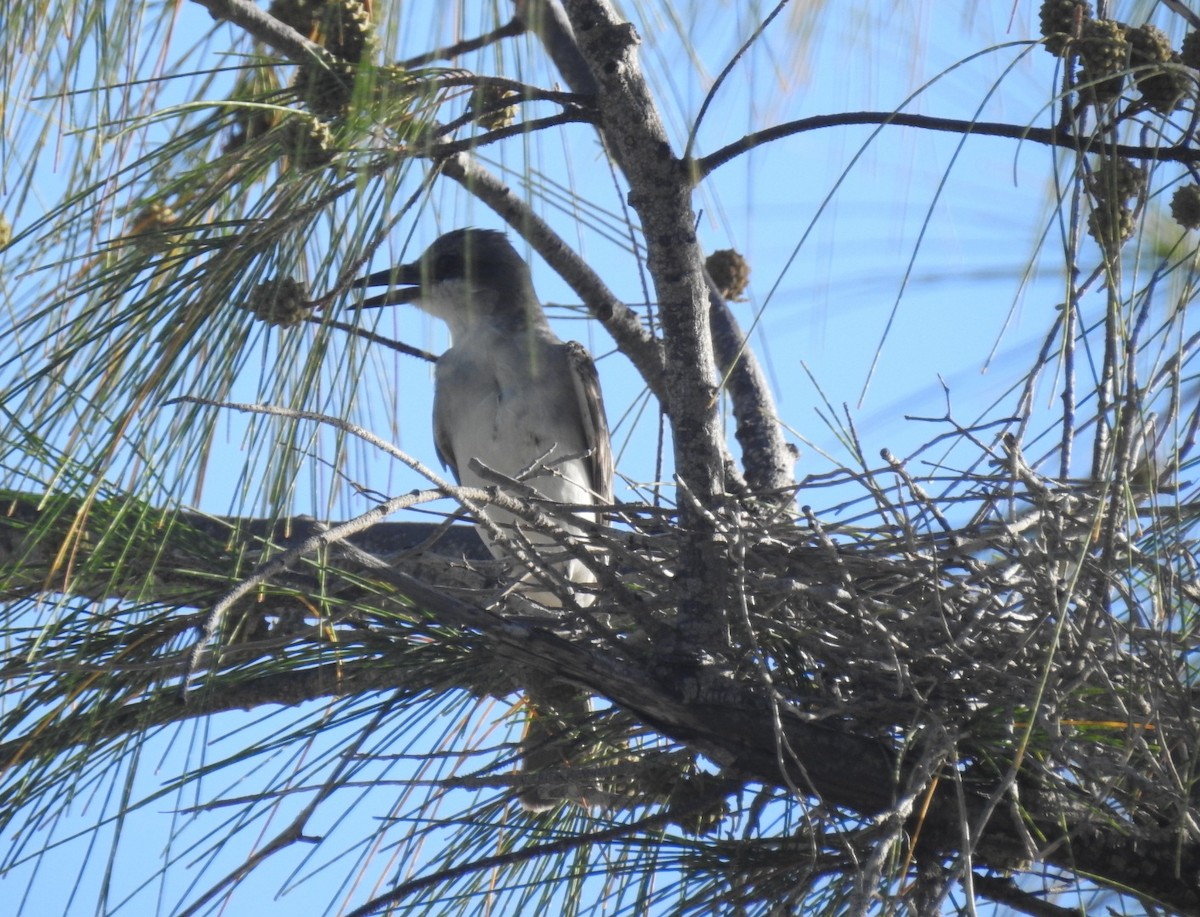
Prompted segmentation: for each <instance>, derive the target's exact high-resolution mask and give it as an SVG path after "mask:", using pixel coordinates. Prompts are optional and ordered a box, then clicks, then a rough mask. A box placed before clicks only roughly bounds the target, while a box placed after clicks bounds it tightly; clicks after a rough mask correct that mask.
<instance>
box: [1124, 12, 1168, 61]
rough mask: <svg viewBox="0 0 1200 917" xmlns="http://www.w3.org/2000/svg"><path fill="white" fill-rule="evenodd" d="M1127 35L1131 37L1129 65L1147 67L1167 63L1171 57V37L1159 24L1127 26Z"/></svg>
mask: <svg viewBox="0 0 1200 917" xmlns="http://www.w3.org/2000/svg"><path fill="white" fill-rule="evenodd" d="M1125 37H1126V38H1127V39H1129V66H1131V67H1146V66H1151V65H1154V64H1165V63H1167V61H1169V60H1170V59H1171V39H1170V38H1168V37H1167V33H1166V32H1164V31H1163V30H1162V29H1160V28H1159V27H1158V26H1155V25H1150V24H1149V23H1147V24H1146V25H1139V26H1137V27H1136V28H1131V27H1129V26H1126V28H1125Z"/></svg>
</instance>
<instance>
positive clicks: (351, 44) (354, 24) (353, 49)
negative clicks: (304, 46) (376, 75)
mask: <svg viewBox="0 0 1200 917" xmlns="http://www.w3.org/2000/svg"><path fill="white" fill-rule="evenodd" d="M319 28H320V32H321V43H322V44H323V45H325V47H327V48H328V49H329V50H330V51H332V52H333V53H334V54H336V55H337V56H338V57H340V58H342V59H343V60H348V61H350V63H352V64H357V63H358V62H359V61H361V60H362V59H363V57H364V55H366V54H367V52H368V51H370V50H372V49H373V47H374V42H375V29H374V25H373V24H372V22H371V13H370V11H369V10H368V9H367V6H366V4H364V3H363V2H362V0H330V2H329V3H328V4H326V6H325V8H324V10H323V11H322V14H321V22H320V25H319Z"/></svg>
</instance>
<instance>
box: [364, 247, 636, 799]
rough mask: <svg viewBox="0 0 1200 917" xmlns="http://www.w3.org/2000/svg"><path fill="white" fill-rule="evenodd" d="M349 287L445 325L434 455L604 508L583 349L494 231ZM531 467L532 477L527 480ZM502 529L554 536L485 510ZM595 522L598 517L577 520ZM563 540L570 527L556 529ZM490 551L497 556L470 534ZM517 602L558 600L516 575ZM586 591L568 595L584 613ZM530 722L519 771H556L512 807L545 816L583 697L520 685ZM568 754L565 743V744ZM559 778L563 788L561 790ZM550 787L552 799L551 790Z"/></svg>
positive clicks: (608, 453) (574, 570)
mask: <svg viewBox="0 0 1200 917" xmlns="http://www.w3.org/2000/svg"><path fill="white" fill-rule="evenodd" d="M355 286H358V287H371V286H387V287H388V290H387V292H385V293H383V294H381V295H379V296H374V297H370V298H368V299H366V300H364V301H363V303H362V305H363V306H384V305H393V304H398V303H405V302H410V303H413V304H414V305H416V306H417V307H419V308H420V309H422V310H423V311H425V312H427V313H429V314H430V315H432V316H434V317H435V318H439V319H441V320H442V321H444V322H445V323H446V324H447V325H448V326H449V328H450V337H451V346H450V349H449V350H447V351H446V352H445V353H443V354H442V356H441V357H440V358H439V359H438V361H437V369H436V373H435V393H434V406H433V432H434V442H435V445H436V448H437V452H438V457H439V458H440V459H441V461H442V463H443V464H444V465H446V466H447V467H449V469H450V471H451V472H452V473H453V474H454V477H455V479H456V480H457V481H458V482H459V483H460V484H463V485H467V486H483V487H488V486H492V485H493V484H494V483H495V482H494V481H493V480H487V479H486V478H484V477H483V476H482V475H480V474H479V473H478V472H477V471H476V470H474V469H473V468H472V467H471V460H472V459H478V461H479V462H480V463H481V464H482V465H484V466H486V467H487V468H489V469H491V470H493V471H497V472H500V473H501V474H503V475H507V476H509V477H518V476H521V478H522V481H523V483H525V484H526V485H528V486H530V487H532V488H533V489H534V490H535V491H537V492H538V493H539V494H540V495H542V496H543V497H546V498H547V499H549V500H553V501H555V502H558V503H566V504H572V505H582V506H589V505H595V506H603V505H606V504H609V503H611V502H612V486H613V455H612V445H611V442H610V440H609V434H608V421H607V419H606V417H605V414H604V402H603V399H602V398H601V394H600V380H599V378H598V376H597V375H596V367H595V364H594V363H593V362H592V359H591V357H590V356H589V355H588V353H587V351H586V350H584V348H583V347H582V346H581V345H579V344H577V343H575V342H573V341H571V342H566V343H564V342H563V341H562V340H560V339H559V338H558V337H557V336H556V335H555V334H554V332H553V331H552V330H551V329H550V324H549V323H548V322H547V321H546V315H545V313H544V312H543V311H542V306H541V303H540V302H539V301H538V298H537V294H536V293H535V292H534V289H533V280H532V278H531V276H530V273H529V266H528V265H527V264H525V262H524V261H523V260H522V259H521V257H520V255H518V254H517V252H516V250H515V249H514V248H513V247H512V245H511V244H510V243H509V241H508V239H506V238H505V236H504V235H503V233H499V232H494V231H491V230H482V229H457V230H454V231H453V232H449V233H446V234H445V235H443V236H441V237H440V238H438V239H437V240H436V241H435V242H434V243H433V244H432V245H430V246H429V248H428V249H427V250H426V251H425V253H424V254H422V255H421V257H420V258H419V259H417V260H416V261H414V262H412V263H410V264H402V265H399V266H398V267H394V268H390V269H388V270H384V271H378V272H376V273H374V274H371V275H369V276H367V277H363V278H361V279H360V280H357V281H355ZM530 469H532V471H530ZM484 513H485V514H486V515H487V517H488V519H489V520H490V521H491V522H494V523H496V524H497V525H498V526H499V527H501V529H507V530H508V531H512V527H514V526H516V527H518V528H520V530H521V532H522V534H524V535H525V537H526V538H528V540H529V541H530V542H531V543H532V544H534V545H535V546H538V547H539V548H540V551H539V553H541V554H543V555H545V556H549V557H551V558H552V557H553V555H554V553H561V549H559V548H554V547H552V545H553V544H554V542H555V539H554V537H553V536H550V535H547V534H544V533H538V532H532V531H528V528H527V526H526V525H525V524H524V523H522V522H520V521H519V520H518V519H516V518H515V517H514V516H512V515H511V514H510V513H507V512H505V511H503V510H499V509H496V508H494V507H487V508H485V509H484ZM579 515H580V516H581V517H584V516H586V517H587V518H590V519H591V520H594V521H597V522H599V521H602V516H601V512H600V511H599V510H596V511H594V512H588V511H586V510H583V511H580V512H579ZM564 528H565V529H566V530H567V531H569V532H571V533H572V534H576V535H578V534H580V533H581V531H582V529H581V528H579V527H575V526H571V525H569V524H565V525H564ZM480 534H481V535H482V537H483V539H484V541H485V542H486V543H487V544H488V547H489V549H490V550H491V552H492V554H493V555H495V556H497V557H503V556H505V547H504V545H503V544H501V543H499V542H497V541H496V539H494V538H492V537H490V536H489V534H488V533H487V532H486V531H485V530H483V529H481V530H480ZM552 566H553V568H554V569H555V570H557V571H559V572H560V573H561V574H562V575H563V576H564V577H565V578H566V579H567V580H568V581H569V582H571V583H573V584H577V585H581V586H587V585H590V584H592V583H594V582H595V576H594V575H593V574H592V572H591V571H590V570H589V569H588V568H587V566H586V564H584V563H583V562H581V561H580V560H578V559H576V558H569V557H564V558H563V559H562V560H558V561H554V562H553V563H552ZM519 591H520V593H521V595H522V596H523V597H524V598H527V599H531V600H532V601H534V602H537V603H538V604H540V605H543V606H546V607H548V608H556V607H561V605H562V602H561V599H560V598H559V596H558V595H557V594H556V593H555V592H554V591H552V590H551V589H550V588H548V587H547V586H546V585H544V584H541V583H535V581H534V580H533V579H532V578H531V577H530V576H529V575H526V577H525V578H524V582H523V585H522V587H521V589H520V590H519ZM592 598H593V596H592V595H591V594H589V593H587V592H586V591H581V592H580V593H578V594H577V595H576V601H578V602H579V604H580V605H589V604H591V601H592ZM527 702H528V705H529V721H528V725H527V727H526V731H525V735H524V737H523V739H522V743H521V753H522V767H523V769H524V770H525V771H526V772H527V773H530V774H532V773H536V772H539V771H540V772H542V773H543V774H545V773H546V769H550V770H551V771H554V770H555V769H557V770H558V771H559V774H558V775H557V776H551V777H550V778H549V779H547V780H545V781H541V780H538V781H531V782H529V783H528V785H527V786H526V787H524V788H523V789H522V791H521V794H520V798H521V802H522V804H523V805H524V806H525V807H526V808H528V809H532V810H535V811H541V810H545V809H548V808H552V807H553V806H554V805H556V804H557V803H558V802H559V801H560V799H561V798H563V797H564V796H569V795H572V794H571V792H570V791H569V790H564V787H566V786H567V785H568V784H569V783H570V780H569V778H564V777H563V775H562V772H563V770H564V765H569V764H570V760H569V756H570V753H571V750H572V744H573V743H572V742H571V741H569V740H568V739H567V735H568V734H569V733H571V732H573V731H575V730H576V729H578V726H579V724H580V722H581V721H582V720H584V719H585V718H586V717H587V714H588V703H587V697H586V695H585V694H582V693H581V692H579V691H578V690H577V689H575V688H573V687H572V686H570V685H567V684H565V683H562V682H542V683H538V682H537V681H536V679H535V681H534V682H533V683H531V684H530V685H529V689H528V696H527ZM574 744H575V745H578V742H577V741H576V742H575V743H574ZM564 781H565V782H564ZM555 785H557V786H558V789H557V790H556V789H555V788H554V787H555Z"/></svg>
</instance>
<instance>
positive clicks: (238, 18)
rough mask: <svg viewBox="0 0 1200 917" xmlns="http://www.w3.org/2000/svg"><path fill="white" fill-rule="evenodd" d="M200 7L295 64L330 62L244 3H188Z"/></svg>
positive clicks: (311, 45) (206, 0)
mask: <svg viewBox="0 0 1200 917" xmlns="http://www.w3.org/2000/svg"><path fill="white" fill-rule="evenodd" d="M192 2H193V3H198V4H200V5H201V6H202V7H204V8H205V9H206V10H208V12H209V13H210V14H211V15H212V17H213V19H224V20H225V21H226V22H231V23H233V24H234V25H236V26H238V27H239V28H241V29H243V30H244V31H245V32H246V33H247V34H249V35H251V36H252V37H254V38H256V39H258V40H259V41H261V42H262V43H263V44H265V45H268V46H270V47H272V48H274V49H275V50H276V51H278V52H279V53H280V54H283V55H284V56H285V57H287V58H288V59H289V60H291V61H293V62H294V63H297V64H302V63H305V62H306V61H311V60H314V59H316V60H319V61H331V60H333V55H331V54H330V53H329V52H328V51H327V50H325V48H323V47H321V46H320V45H319V44H317V43H316V42H315V41H310V40H309V39H308V38H306V37H305V36H303V35H301V34H300V33H299V32H297V31H296V30H295V29H293V28H292V27H291V26H290V25H287V24H286V23H283V22H280V21H279V20H278V19H276V18H275V17H274V16H272V15H271V14H270V13H267V12H265V11H264V10H262V9H260V8H259V7H257V6H255V5H254V4H253V3H250V2H248V0H192Z"/></svg>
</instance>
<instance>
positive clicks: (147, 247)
mask: <svg viewBox="0 0 1200 917" xmlns="http://www.w3.org/2000/svg"><path fill="white" fill-rule="evenodd" d="M178 222H179V217H178V216H176V214H175V211H174V210H172V209H171V208H170V206H169V205H167V204H166V203H164V202H163V201H153V202H152V203H150V204H147V205H146V206H145V207H143V208H142V210H141V212H140V213H139V214H138V215H137V216H136V217H134V220H133V225H132V226H130V227H129V235H130V236H131V237H133V243H134V244H135V245H136V246H137V247H138V248H140V249H141V250H142V251H145V252H156V251H162V250H163V249H165V248H167V247H168V246H169V245H170V244H171V233H170V230H171V229H172V228H174V226H175V224H176V223H178Z"/></svg>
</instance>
